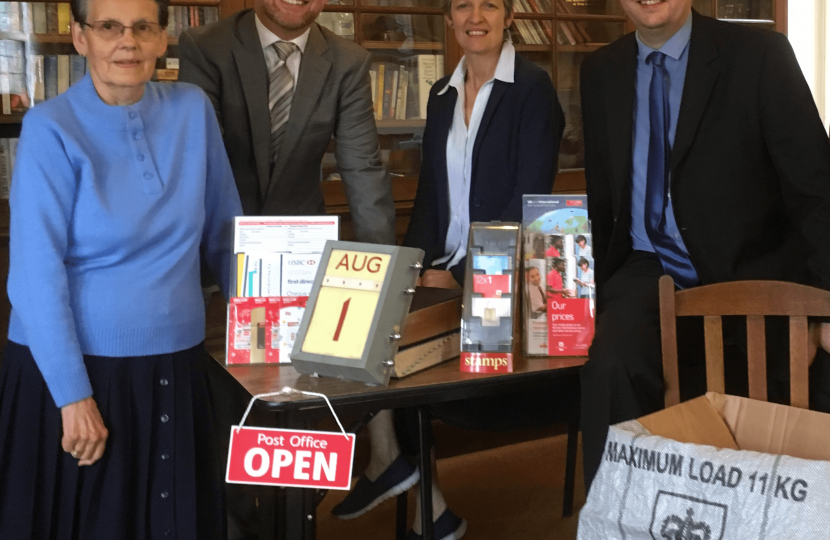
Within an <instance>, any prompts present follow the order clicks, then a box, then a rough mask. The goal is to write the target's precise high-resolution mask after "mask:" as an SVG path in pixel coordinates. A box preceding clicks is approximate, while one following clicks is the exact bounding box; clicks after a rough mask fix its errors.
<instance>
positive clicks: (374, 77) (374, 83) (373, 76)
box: [369, 64, 378, 119]
mask: <svg viewBox="0 0 830 540" xmlns="http://www.w3.org/2000/svg"><path fill="white" fill-rule="evenodd" d="M369 84H370V86H371V88H372V114H373V115H374V116H375V119H377V116H378V110H377V102H378V100H377V97H376V96H377V95H378V93H377V92H378V69H377V64H372V65H371V66H370V67H369Z"/></svg>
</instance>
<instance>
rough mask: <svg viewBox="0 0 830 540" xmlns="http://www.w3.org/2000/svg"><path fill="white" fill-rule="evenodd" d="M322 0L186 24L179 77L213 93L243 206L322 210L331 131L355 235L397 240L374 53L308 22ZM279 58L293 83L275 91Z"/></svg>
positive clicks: (272, 211)
mask: <svg viewBox="0 0 830 540" xmlns="http://www.w3.org/2000/svg"><path fill="white" fill-rule="evenodd" d="M324 4H325V0H255V2H254V9H253V10H245V11H242V12H240V13H237V14H235V15H233V16H231V17H228V18H226V19H224V20H222V21H220V22H218V23H216V24H212V25H208V26H203V27H199V28H193V29H191V30H188V31H187V32H185V33H184V34H182V36H181V37H180V38H179V61H180V67H181V70H180V74H179V80H180V81H184V82H190V83H194V84H196V85H198V86H200V87H202V89H203V90H204V91H205V92H206V93H207V95H208V97H209V98H210V99H211V101H212V102H213V106H214V108H215V109H216V115H217V117H218V119H219V125H220V126H221V128H222V130H223V135H224V139H225V148H226V149H227V151H228V157H229V158H230V162H231V167H232V169H233V173H234V176H235V178H236V184H237V187H238V189H239V195H240V198H241V200H242V207H243V209H244V211H245V213H246V214H260V215H285V214H290V215H314V214H323V213H325V203H324V201H323V193H322V190H321V188H320V182H319V181H320V163H321V160H322V158H323V154H324V153H325V151H326V147H327V146H328V144H329V141H330V140H331V138H332V136H334V139H335V142H336V144H337V147H336V150H335V157H336V160H337V168H338V171H339V173H340V176H341V178H342V180H343V183H344V185H345V188H346V196H347V198H348V201H349V209H350V211H351V216H352V220H353V223H354V230H355V234H356V237H357V239H358V240H359V241H363V242H374V243H385V244H394V242H395V226H394V219H395V209H394V204H393V201H392V189H391V185H390V183H389V180H388V177H387V176H386V169H385V168H384V166H383V164H382V163H381V160H380V150H379V147H378V138H377V129H376V127H375V120H374V115H373V108H372V96H371V85H370V82H369V65H370V62H371V57H370V55H369V53H368V52H366V51H365V50H364V49H362V48H360V47H359V46H357V45H355V44H354V43H352V42H350V41H346V40H344V39H342V38H339V37H337V36H335V35H334V34H333V33H331V32H329V31H328V30H326V29H324V28H321V27H320V26H319V25H318V24H316V23H315V22H314V19H315V18H316V17H317V15H319V14H320V11H321V10H322V8H323V5H324ZM281 41H285V42H291V43H293V45H290V44H289V45H288V47H287V50H286V51H283V52H282V53H281V54H282V55H286V53H287V57H286V58H285V59H283V58H282V56H281V55H280V53H279V52H278V51H277V49H278V48H279V47H277V46H278V45H279V42H281ZM283 65H284V66H285V67H287V69H288V72H289V73H290V76H287V77H286V78H287V79H288V81H285V82H286V85H287V86H288V87H292V86H293V88H289V89H288V92H281V91H279V92H275V89H274V87H275V86H277V85H281V84H282V82H276V81H279V80H280V75H279V74H278V72H279V70H280V69H285V68H284V67H283ZM286 75H288V74H286ZM290 79H293V81H291V80H290ZM292 82H293V84H291V83H292ZM275 93H279V94H280V96H279V97H276V96H275V95H274V94H275ZM283 94H286V95H287V96H288V100H287V101H288V103H287V104H286V103H285V100H284V97H285V96H284V95H283ZM292 94H293V97H292ZM281 99H282V101H281ZM280 115H283V118H282V119H280V118H279V117H280ZM277 124H280V125H277Z"/></svg>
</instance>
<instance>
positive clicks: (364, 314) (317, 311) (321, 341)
mask: <svg viewBox="0 0 830 540" xmlns="http://www.w3.org/2000/svg"><path fill="white" fill-rule="evenodd" d="M332 259H334V255H332ZM379 297H380V294H379V293H377V292H375V291H367V290H358V289H344V288H337V287H320V292H319V294H318V295H317V303H316V304H315V306H314V313H313V314H312V315H311V320H309V323H308V330H307V331H306V335H305V340H304V341H303V347H302V351H303V352H306V353H313V354H324V355H328V356H336V357H339V358H354V359H359V358H361V356H363V349H364V348H365V347H366V342H367V339H368V336H369V330H370V329H371V327H372V320H373V319H374V316H375V310H376V309H377V305H378V298H379Z"/></svg>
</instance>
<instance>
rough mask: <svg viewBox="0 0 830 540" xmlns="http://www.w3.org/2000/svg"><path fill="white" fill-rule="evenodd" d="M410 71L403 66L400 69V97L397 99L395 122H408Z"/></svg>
mask: <svg viewBox="0 0 830 540" xmlns="http://www.w3.org/2000/svg"><path fill="white" fill-rule="evenodd" d="M408 84H409V71H408V70H407V69H406V66H404V65H403V64H401V66H400V68H399V69H398V95H397V96H396V97H395V120H406V90H407V85H408Z"/></svg>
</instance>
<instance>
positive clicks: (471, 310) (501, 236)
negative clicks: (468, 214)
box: [461, 222, 521, 373]
mask: <svg viewBox="0 0 830 540" xmlns="http://www.w3.org/2000/svg"><path fill="white" fill-rule="evenodd" d="M520 238H521V226H520V225H519V224H518V223H500V222H493V223H472V224H471V225H470V239H469V244H468V246H467V268H466V274H465V279H464V309H463V314H462V320H461V370H462V371H468V372H471V373H507V372H511V371H513V334H514V324H515V321H516V320H518V319H517V318H516V317H517V316H518V311H517V310H518V298H519V296H518V294H517V292H518V286H517V284H518V282H519V274H518V272H519V267H520V265H519V249H520V247H521V241H520Z"/></svg>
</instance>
